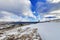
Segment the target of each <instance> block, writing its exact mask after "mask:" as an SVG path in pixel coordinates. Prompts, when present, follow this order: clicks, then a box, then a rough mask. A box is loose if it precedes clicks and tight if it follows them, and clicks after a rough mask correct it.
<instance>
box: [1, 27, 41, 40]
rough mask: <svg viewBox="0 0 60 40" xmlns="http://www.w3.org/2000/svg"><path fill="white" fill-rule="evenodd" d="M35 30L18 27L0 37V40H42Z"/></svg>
mask: <svg viewBox="0 0 60 40" xmlns="http://www.w3.org/2000/svg"><path fill="white" fill-rule="evenodd" d="M37 30H38V29H37V28H30V27H19V28H15V29H12V30H9V31H5V33H3V34H1V35H0V40H42V39H41V37H40V35H39V33H38V32H37Z"/></svg>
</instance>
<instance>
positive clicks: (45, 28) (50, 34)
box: [30, 22, 60, 40]
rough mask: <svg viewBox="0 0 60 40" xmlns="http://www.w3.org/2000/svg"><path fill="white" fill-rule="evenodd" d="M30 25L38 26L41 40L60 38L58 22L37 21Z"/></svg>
mask: <svg viewBox="0 0 60 40" xmlns="http://www.w3.org/2000/svg"><path fill="white" fill-rule="evenodd" d="M30 27H31V28H33V27H37V28H38V32H39V34H40V36H41V38H42V40H60V22H59V23H56V22H49V23H38V24H34V25H30Z"/></svg>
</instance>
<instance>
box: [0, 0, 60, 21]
mask: <svg viewBox="0 0 60 40" xmlns="http://www.w3.org/2000/svg"><path fill="white" fill-rule="evenodd" d="M58 9H60V1H59V0H57V1H56V0H53V1H52V0H0V21H21V22H22V21H23V22H28V21H29V22H34V21H38V20H41V19H43V18H44V16H45V15H44V14H48V13H50V12H52V11H55V10H58Z"/></svg>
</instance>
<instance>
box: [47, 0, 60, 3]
mask: <svg viewBox="0 0 60 40" xmlns="http://www.w3.org/2000/svg"><path fill="white" fill-rule="evenodd" d="M47 1H48V2H50V3H59V2H60V0H47Z"/></svg>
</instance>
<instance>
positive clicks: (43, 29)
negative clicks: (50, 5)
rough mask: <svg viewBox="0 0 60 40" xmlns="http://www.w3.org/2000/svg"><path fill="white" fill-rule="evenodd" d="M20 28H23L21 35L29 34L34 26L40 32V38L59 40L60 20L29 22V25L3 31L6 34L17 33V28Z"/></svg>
mask: <svg viewBox="0 0 60 40" xmlns="http://www.w3.org/2000/svg"><path fill="white" fill-rule="evenodd" d="M20 28H22V29H24V30H21V32H22V34H21V35H23V34H29V33H31V32H32V30H33V29H34V28H38V33H39V34H40V36H41V38H42V40H60V22H47V23H37V24H31V25H26V26H23V27H19V28H16V29H13V30H10V31H6V32H5V33H6V34H7V35H11V34H18V33H17V29H20ZM27 28H29V29H27ZM26 29H27V30H26ZM23 31H24V32H23ZM21 32H20V33H21ZM21 35H20V36H21ZM0 38H1V37H0ZM34 40H38V39H34Z"/></svg>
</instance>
